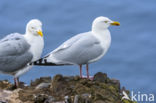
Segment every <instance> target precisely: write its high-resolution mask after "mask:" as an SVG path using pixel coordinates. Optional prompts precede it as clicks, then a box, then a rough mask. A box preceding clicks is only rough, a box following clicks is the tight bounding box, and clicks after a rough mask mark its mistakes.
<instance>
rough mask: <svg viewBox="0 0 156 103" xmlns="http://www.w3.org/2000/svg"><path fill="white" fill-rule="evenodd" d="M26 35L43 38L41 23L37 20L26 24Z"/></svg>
mask: <svg viewBox="0 0 156 103" xmlns="http://www.w3.org/2000/svg"><path fill="white" fill-rule="evenodd" d="M26 34H32V35H34V36H41V37H43V33H42V23H41V21H40V20H38V19H32V20H30V21H29V22H28V23H27V27H26Z"/></svg>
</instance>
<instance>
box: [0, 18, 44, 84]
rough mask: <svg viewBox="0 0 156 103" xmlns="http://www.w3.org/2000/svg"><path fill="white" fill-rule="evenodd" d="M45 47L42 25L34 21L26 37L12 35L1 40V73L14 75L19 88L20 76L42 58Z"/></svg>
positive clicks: (28, 26) (36, 20)
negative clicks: (30, 64)
mask: <svg viewBox="0 0 156 103" xmlns="http://www.w3.org/2000/svg"><path fill="white" fill-rule="evenodd" d="M43 47H44V41H43V34H42V23H41V21H39V20H38V19H32V20H31V21H29V22H28V24H27V26H26V32H25V34H24V35H21V34H19V33H12V34H10V35H8V36H6V37H5V38H3V39H1V40H0V72H1V73H4V74H9V75H13V76H14V83H15V86H18V84H19V76H20V75H22V74H24V73H25V72H27V71H28V70H29V69H30V68H31V67H32V66H28V65H27V64H28V63H29V62H33V61H36V60H38V59H39V58H40V56H41V53H42V50H43Z"/></svg>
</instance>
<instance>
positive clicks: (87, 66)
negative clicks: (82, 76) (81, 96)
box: [86, 64, 89, 79]
mask: <svg viewBox="0 0 156 103" xmlns="http://www.w3.org/2000/svg"><path fill="white" fill-rule="evenodd" d="M86 71H87V79H89V65H88V64H86Z"/></svg>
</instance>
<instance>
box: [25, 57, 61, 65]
mask: <svg viewBox="0 0 156 103" xmlns="http://www.w3.org/2000/svg"><path fill="white" fill-rule="evenodd" d="M28 65H38V66H61V65H63V64H56V63H52V62H48V61H47V58H41V59H39V60H37V61H34V62H31V63H29V64H28Z"/></svg>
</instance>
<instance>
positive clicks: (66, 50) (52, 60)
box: [32, 16, 120, 79]
mask: <svg viewBox="0 0 156 103" xmlns="http://www.w3.org/2000/svg"><path fill="white" fill-rule="evenodd" d="M111 25H116V26H119V25H120V23H119V22H115V21H112V20H110V19H109V18H107V17H103V16H101V17H97V18H96V19H95V20H94V21H93V24H92V29H91V31H89V32H85V33H81V34H78V35H76V36H74V37H72V38H70V39H69V40H67V41H66V42H64V43H63V44H62V45H60V46H59V47H58V48H57V49H55V50H53V51H52V52H51V53H49V54H48V55H47V56H45V57H44V58H41V59H39V60H38V61H36V62H34V63H32V64H33V65H43V66H44V65H45V66H46V65H47V66H50V65H51V66H55V65H79V68H80V77H81V78H82V65H84V64H85V65H86V71H87V78H88V79H89V70H88V69H89V67H88V65H89V63H92V62H96V61H97V60H99V59H101V58H102V57H103V56H104V55H105V53H106V52H107V50H108V48H109V47H110V44H111V35H110V31H109V30H108V27H109V26H111Z"/></svg>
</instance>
